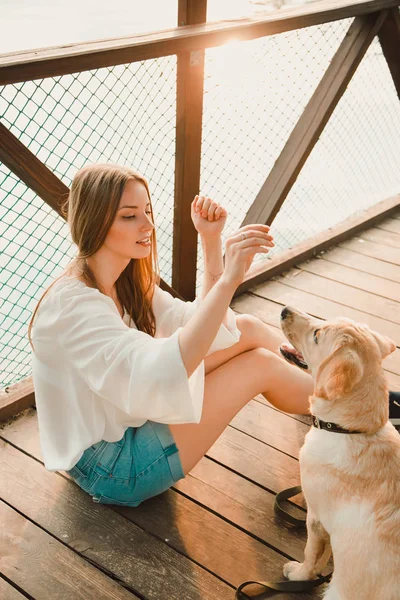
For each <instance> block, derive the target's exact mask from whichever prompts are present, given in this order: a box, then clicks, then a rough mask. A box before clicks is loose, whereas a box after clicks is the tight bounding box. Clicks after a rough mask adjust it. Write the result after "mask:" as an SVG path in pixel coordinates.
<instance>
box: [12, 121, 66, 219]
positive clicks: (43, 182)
mask: <svg viewBox="0 0 400 600" xmlns="http://www.w3.org/2000/svg"><path fill="white" fill-rule="evenodd" d="M0 161H1V162H3V163H4V164H5V165H6V167H8V168H9V169H10V171H12V172H13V173H15V174H16V175H17V177H19V178H20V179H21V181H23V182H24V183H25V185H27V186H28V187H29V188H31V189H32V190H33V191H34V192H35V193H36V194H37V195H38V196H39V197H40V198H42V200H44V201H45V202H46V203H47V204H48V205H49V206H51V208H53V209H54V210H55V211H56V212H57V213H58V214H59V215H60V216H62V214H61V207H60V205H61V203H62V202H64V201H65V200H66V198H67V197H68V194H69V189H68V187H67V186H66V185H64V183H63V182H62V181H61V180H60V179H58V177H56V175H54V173H52V171H50V169H48V168H47V167H46V165H44V164H43V163H42V162H41V161H40V160H39V159H38V158H37V157H36V156H35V155H34V154H33V153H32V152H31V151H30V150H28V148H27V147H26V146H24V144H23V143H22V142H20V141H19V139H18V138H17V137H15V135H14V134H12V133H11V131H9V130H8V129H7V128H6V127H4V125H3V124H2V123H0Z"/></svg>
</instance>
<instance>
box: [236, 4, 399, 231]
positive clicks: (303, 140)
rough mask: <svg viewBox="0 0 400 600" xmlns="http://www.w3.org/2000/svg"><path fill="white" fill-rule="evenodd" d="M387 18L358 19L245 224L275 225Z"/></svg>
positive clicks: (290, 138) (383, 12)
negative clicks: (330, 119)
mask: <svg viewBox="0 0 400 600" xmlns="http://www.w3.org/2000/svg"><path fill="white" fill-rule="evenodd" d="M386 16H387V11H382V12H381V13H380V14H378V15H368V16H365V17H357V18H356V19H354V21H353V23H352V24H351V26H350V28H349V30H348V32H347V35H346V36H345V38H344V40H343V42H342V43H341V44H340V46H339V49H338V50H337V52H336V54H335V56H334V57H333V59H332V61H331V63H330V64H329V67H328V68H327V70H326V72H325V74H324V76H323V77H322V79H321V82H320V83H319V85H318V86H317V88H316V90H315V92H314V94H313V95H312V97H311V99H310V101H309V102H308V104H307V106H306V108H305V109H304V112H303V114H302V115H301V117H300V119H299V120H298V122H297V124H296V126H295V128H294V129H293V131H292V133H291V134H290V136H289V139H288V141H287V142H286V144H285V147H284V148H283V150H282V152H281V154H280V155H279V157H278V159H277V161H276V162H275V164H274V167H273V168H272V171H271V172H270V174H269V175H268V177H267V179H266V180H265V182H264V184H263V185H262V187H261V189H260V191H259V193H258V194H257V197H256V199H255V201H254V203H253V204H252V206H251V207H250V209H249V211H248V212H247V214H246V216H245V218H244V220H243V223H242V225H247V224H249V223H266V224H268V225H270V224H271V223H272V222H273V220H274V218H275V216H276V215H277V213H278V211H279V209H280V208H281V206H282V204H283V202H284V200H285V198H286V196H287V195H288V193H289V191H290V189H291V188H292V186H293V184H294V182H295V181H296V179H297V176H298V174H299V173H300V171H301V169H302V167H303V165H304V163H305V162H306V160H307V158H308V156H309V155H310V153H311V150H312V149H313V147H314V146H315V144H316V142H317V140H318V139H319V137H320V135H321V133H322V131H323V130H324V128H325V125H326V124H327V122H328V121H329V118H330V116H331V114H332V113H333V111H334V109H335V107H336V105H337V104H338V102H339V100H340V98H341V97H342V95H343V93H344V92H345V90H346V88H347V86H348V84H349V82H350V80H351V78H352V77H353V75H354V73H355V71H356V69H357V67H358V65H359V64H360V62H361V60H362V58H363V57H364V55H365V53H366V51H367V50H368V48H369V46H370V44H371V42H372V40H373V39H374V37H375V35H376V34H377V33H378V31H379V29H380V27H381V25H382V23H383V21H384V20H385V18H386Z"/></svg>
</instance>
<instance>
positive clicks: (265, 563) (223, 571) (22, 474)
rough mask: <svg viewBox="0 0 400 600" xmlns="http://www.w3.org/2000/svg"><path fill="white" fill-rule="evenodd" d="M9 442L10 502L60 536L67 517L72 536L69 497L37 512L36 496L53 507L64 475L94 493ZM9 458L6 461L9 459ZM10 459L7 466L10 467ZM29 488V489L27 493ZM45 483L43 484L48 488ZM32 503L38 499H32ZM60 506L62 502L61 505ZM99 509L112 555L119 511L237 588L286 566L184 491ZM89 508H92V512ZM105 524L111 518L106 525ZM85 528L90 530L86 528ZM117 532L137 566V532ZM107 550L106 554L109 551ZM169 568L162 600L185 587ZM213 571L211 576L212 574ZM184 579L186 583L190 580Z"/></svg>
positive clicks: (115, 567) (66, 529)
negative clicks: (56, 483) (133, 505)
mask: <svg viewBox="0 0 400 600" xmlns="http://www.w3.org/2000/svg"><path fill="white" fill-rule="evenodd" d="M6 446H7V448H6V451H7V456H6V457H5V456H4V454H3V460H2V461H0V472H4V471H5V470H7V480H6V483H7V491H6V496H7V498H6V500H7V502H8V501H9V500H11V501H12V503H13V504H14V506H15V507H16V508H17V509H18V510H19V511H20V512H22V513H23V514H26V516H28V517H29V518H30V519H32V520H34V521H36V520H37V521H40V525H41V527H44V528H45V529H47V530H49V528H50V527H52V531H51V532H52V535H55V536H57V537H58V535H60V532H61V528H60V527H59V526H57V524H58V523H59V522H60V521H62V525H63V529H62V531H63V533H64V535H65V533H67V534H68V538H69V539H71V537H70V532H69V529H70V525H69V523H65V522H64V520H65V518H66V516H68V515H63V514H62V513H63V509H64V510H65V506H66V504H68V503H67V502H65V500H66V499H64V502H61V501H60V500H58V502H57V506H56V507H55V508H56V510H54V511H49V510H47V511H43V510H39V511H38V510H37V509H36V511H35V510H34V508H32V506H31V505H32V500H33V494H34V493H36V494H39V497H40V496H41V495H42V497H43V498H46V495H49V496H48V498H49V499H48V501H47V504H48V505H49V506H52V503H51V500H50V498H52V497H54V492H52V491H50V488H51V485H52V484H53V482H51V483H50V484H49V483H47V482H46V479H48V478H50V477H51V478H52V479H63V481H64V484H67V485H68V487H69V490H71V489H75V490H76V492H78V494H79V496H81V497H84V496H86V497H87V499H88V501H89V502H90V497H89V496H88V495H87V494H85V493H84V492H82V490H79V489H78V488H77V486H75V485H72V484H71V482H69V481H67V480H66V479H64V478H61V477H57V475H55V474H54V473H49V472H45V469H44V467H43V466H42V465H40V464H39V463H37V462H36V461H33V460H32V459H30V458H29V457H28V456H26V455H25V454H24V453H22V452H20V451H19V450H17V449H16V448H14V447H11V446H9V445H8V444H7V445H6ZM4 458H6V459H7V460H4ZM6 463H7V465H8V468H7V467H6V466H5V465H6ZM30 463H34V464H33V467H34V469H33V471H34V473H33V472H31V471H30V470H29V464H30ZM26 486H27V487H28V490H27V491H26ZM42 486H44V489H43V487H42ZM59 493H60V492H59ZM45 494H46V495H45ZM70 494H71V492H69V494H68V495H70ZM27 496H29V497H30V498H28V497H27ZM29 500H30V501H29ZM33 504H35V503H34V502H33ZM41 504H42V503H41ZM60 504H61V506H59V505H60ZM98 507H99V509H100V510H102V511H104V514H103V515H101V514H97V515H96V523H97V522H98V521H101V526H102V527H105V526H106V528H107V534H106V543H107V547H108V548H109V550H108V551H107V553H108V554H110V553H111V552H112V549H113V547H114V537H113V536H112V537H110V535H109V531H110V533H111V531H114V530H115V528H116V523H115V519H116V517H117V516H118V515H123V516H124V517H125V518H126V519H124V521H125V523H127V522H129V521H132V522H133V521H134V522H135V523H141V524H142V526H143V528H145V529H147V530H148V531H149V530H151V531H152V532H153V533H154V535H155V536H157V537H158V538H159V539H161V540H165V541H166V543H165V549H164V550H166V549H167V543H168V545H173V546H174V547H176V548H177V549H178V550H179V551H180V552H181V553H182V554H185V555H187V554H189V556H190V557H192V558H193V560H195V561H196V562H197V563H200V564H202V565H204V566H205V567H206V568H207V569H208V570H209V571H211V572H214V573H215V574H216V575H218V577H220V578H222V579H224V580H225V581H228V582H229V583H230V584H231V585H233V586H236V585H239V584H240V583H241V582H242V581H243V580H244V579H246V578H247V577H250V578H253V577H254V578H257V579H259V578H260V577H263V576H265V573H266V572H267V573H269V574H270V575H271V577H274V578H276V577H280V576H281V568H282V565H283V561H284V559H283V557H282V556H281V555H279V554H277V553H276V552H274V551H273V550H272V549H271V548H268V547H267V546H266V545H265V544H262V543H260V542H259V541H257V540H256V539H254V538H253V537H250V536H248V535H246V534H245V533H244V532H242V531H240V530H239V529H237V528H235V527H233V526H232V525H229V524H228V523H226V522H225V521H224V520H222V519H219V518H218V517H217V516H216V515H214V514H212V513H210V512H207V511H205V510H204V509H201V507H199V506H197V505H196V504H195V503H193V502H190V501H189V500H188V499H186V498H185V497H184V496H182V495H180V494H177V493H173V492H172V491H168V492H166V493H165V494H164V495H159V496H157V497H154V498H152V499H149V500H148V501H146V502H145V503H143V504H141V505H140V506H139V507H137V508H135V509H131V508H123V507H113V508H112V509H110V508H111V507H108V506H107V507H104V506H101V505H98ZM73 508H74V514H75V515H78V516H77V517H76V519H75V520H76V521H78V520H81V523H80V526H81V530H82V525H83V523H82V519H83V516H85V520H86V519H87V518H90V517H91V515H89V514H88V508H87V509H86V511H85V512H86V514H85V515H84V514H83V513H84V511H83V509H82V508H81V509H80V510H79V512H77V511H76V506H75V507H73ZM59 510H61V515H60V514H59ZM70 510H71V506H70ZM89 510H90V509H89ZM90 512H93V508H92V509H91V510H90ZM46 513H47V514H46ZM48 513H50V514H48ZM53 513H56V514H53ZM67 520H68V519H67ZM69 520H73V519H71V515H69ZM104 522H106V524H105V523H104ZM55 526H56V527H57V531H56V532H55V531H54V527H55ZM75 526H76V525H75ZM86 526H87V524H86ZM98 526H99V525H98ZM125 527H126V525H125ZM84 531H88V530H87V529H86V530H84ZM81 535H82V534H81ZM118 535H119V538H120V545H121V543H122V544H123V543H124V541H125V544H126V540H127V539H129V542H130V543H129V551H127V548H125V553H126V555H128V556H129V555H131V556H130V557H129V558H130V564H131V565H132V564H133V560H136V561H137V562H139V560H140V559H139V557H138V556H136V557H132V549H131V546H134V548H135V550H136V552H137V553H138V545H140V544H138V543H137V540H136V536H135V538H132V537H129V535H127V533H126V532H125V533H123V532H122V531H121V530H120V529H119V531H118ZM80 537H81V536H80ZM85 538H86V539H84V540H83V543H82V542H81V544H82V546H83V548H84V550H83V551H84V552H87V546H88V545H91V544H94V542H95V540H92V542H91V543H90V541H89V540H88V538H87V536H85ZM98 538H99V535H97V536H96V538H95V539H96V540H97V539H98ZM72 539H73V538H72ZM81 539H82V538H81ZM102 539H103V538H100V539H99V542H98V543H97V544H96V546H95V548H96V550H95V549H94V548H90V549H91V550H92V552H91V553H90V554H92V555H93V553H95V555H96V562H97V547H98V545H99V544H100V545H101V542H102ZM103 543H104V542H103ZM233 548H235V564H234V565H233V564H232V560H231V558H230V554H231V552H232V549H233ZM103 553H105V552H104V549H103ZM99 554H100V553H99ZM181 558H183V557H181ZM124 562H125V564H126V563H127V560H126V559H125V561H124ZM159 562H160V561H159V560H158V561H157V562H156V564H157V565H158V566H159ZM141 563H142V567H143V566H145V567H147V560H146V558H141ZM194 566H195V565H194V564H193V567H194ZM233 567H234V568H233ZM119 568H120V562H119V561H118V562H117V561H115V562H114V563H113V565H112V569H111V571H112V572H113V573H115V574H116V573H117V571H118V569H119ZM159 568H160V566H159ZM170 570H171V567H170V569H169V570H168V574H169V575H168V581H165V584H167V583H168V584H169V585H170V586H171V587H170V589H169V590H168V591H167V590H166V589H164V590H162V594H161V595H159V596H156V595H152V597H153V598H156V597H157V598H159V599H160V600H161V598H168V599H172V598H182V597H183V592H182V590H177V589H176V588H172V581H171V579H172V576H171V574H170ZM163 572H164V577H165V567H164V568H163ZM208 575H209V577H210V574H209V573H208ZM181 577H182V579H183V578H184V575H183V574H182V576H181ZM148 579H150V577H148ZM210 579H211V577H210ZM134 581H135V589H137V590H138V592H139V587H138V582H137V580H136V579H135V580H134ZM214 581H215V583H217V581H218V580H215V579H214ZM184 583H185V584H186V585H187V582H184ZM220 583H222V582H220ZM182 585H183V583H182V582H181V586H182ZM225 589H226V588H225ZM158 593H160V590H158ZM213 593H214V596H210V595H208V597H209V598H211V597H213V598H214V599H215V597H218V598H231V597H232V589H230V595H227V594H223V595H222V596H220V595H219V593H218V591H217V590H216V589H214V592H213ZM168 594H170V595H168ZM179 594H181V595H179ZM197 594H198V595H197V596H193V595H190V596H189V595H188V592H187V591H186V589H185V593H184V597H185V598H197V599H199V598H202V597H203V596H200V595H199V592H197ZM147 597H149V596H148V595H147V594H146V598H147ZM308 597H309V596H307V595H306V596H304V598H308Z"/></svg>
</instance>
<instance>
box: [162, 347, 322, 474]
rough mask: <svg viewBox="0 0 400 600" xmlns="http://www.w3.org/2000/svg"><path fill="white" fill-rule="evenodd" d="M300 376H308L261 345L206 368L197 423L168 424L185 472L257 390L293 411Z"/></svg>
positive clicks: (295, 406)
mask: <svg viewBox="0 0 400 600" xmlns="http://www.w3.org/2000/svg"><path fill="white" fill-rule="evenodd" d="M299 376H302V377H300V378H299ZM302 378H305V379H306V380H307V381H308V380H311V378H310V376H309V375H307V374H306V373H302V372H301V371H300V369H298V368H297V367H294V366H292V365H290V364H289V363H287V362H286V361H284V360H283V359H282V358H280V357H279V356H278V355H277V354H275V353H273V352H271V351H269V350H266V349H265V348H256V349H254V350H249V351H247V352H243V353H241V354H239V355H237V356H235V357H234V358H231V359H230V360H228V361H227V362H225V363H223V364H221V365H220V366H219V367H216V368H215V369H214V370H212V371H211V372H209V373H208V375H206V377H205V391H204V402H203V412H202V416H201V421H200V423H185V424H182V425H170V426H169V427H170V430H171V433H172V435H173V437H174V440H175V443H176V445H177V447H178V449H179V453H180V458H181V462H182V467H183V471H184V473H185V475H186V474H187V473H189V471H190V470H191V469H192V468H193V467H194V466H195V465H196V464H197V463H198V462H199V460H200V459H201V458H202V457H203V456H204V455H205V453H206V452H207V450H208V449H209V448H210V447H211V446H212V445H213V444H214V442H215V441H216V440H217V439H218V437H219V436H220V435H221V433H222V432H223V431H224V429H225V428H226V427H227V426H228V425H229V423H230V422H231V421H232V419H233V417H234V416H235V415H236V414H237V413H238V412H239V411H240V410H241V408H243V406H245V405H246V404H247V402H249V401H250V400H251V399H252V398H253V397H254V396H255V395H257V394H259V393H260V392H261V393H263V394H264V395H265V397H266V398H268V400H269V401H270V402H271V403H272V404H274V405H275V406H277V407H278V408H281V409H282V410H285V411H287V412H297V410H298V408H299V382H301V383H302V389H303V392H302V393H305V389H306V388H307V385H306V383H305V381H301V379H302ZM303 400H304V406H303V407H302V410H303V412H306V406H305V398H304V399H303ZM303 400H302V401H303Z"/></svg>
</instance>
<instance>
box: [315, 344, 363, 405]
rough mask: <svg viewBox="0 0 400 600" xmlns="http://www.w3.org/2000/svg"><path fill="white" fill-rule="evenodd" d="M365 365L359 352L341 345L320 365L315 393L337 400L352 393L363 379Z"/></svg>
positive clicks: (320, 396)
mask: <svg viewBox="0 0 400 600" xmlns="http://www.w3.org/2000/svg"><path fill="white" fill-rule="evenodd" d="M363 374H364V366H363V364H362V362H361V360H360V357H359V356H358V354H357V353H356V352H355V351H354V350H351V349H350V348H345V347H343V346H340V347H339V348H337V349H336V350H335V351H334V352H333V353H332V354H331V355H330V356H328V357H327V358H326V359H325V360H324V361H323V362H322V363H321V365H320V366H319V369H318V371H317V376H316V379H315V395H316V396H318V397H319V398H325V399H326V400H335V398H340V397H343V396H345V395H346V394H348V393H350V392H351V390H352V389H353V388H354V386H355V385H356V384H357V383H358V382H359V381H361V378H362V376H363Z"/></svg>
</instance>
